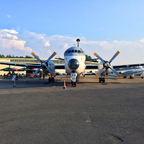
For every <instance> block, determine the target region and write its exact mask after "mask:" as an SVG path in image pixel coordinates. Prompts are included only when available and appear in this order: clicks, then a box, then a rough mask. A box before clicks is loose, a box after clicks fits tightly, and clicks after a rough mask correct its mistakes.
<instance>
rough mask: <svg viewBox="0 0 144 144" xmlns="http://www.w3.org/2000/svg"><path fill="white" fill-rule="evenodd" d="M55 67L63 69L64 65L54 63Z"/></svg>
mask: <svg viewBox="0 0 144 144" xmlns="http://www.w3.org/2000/svg"><path fill="white" fill-rule="evenodd" d="M55 69H65V65H55Z"/></svg>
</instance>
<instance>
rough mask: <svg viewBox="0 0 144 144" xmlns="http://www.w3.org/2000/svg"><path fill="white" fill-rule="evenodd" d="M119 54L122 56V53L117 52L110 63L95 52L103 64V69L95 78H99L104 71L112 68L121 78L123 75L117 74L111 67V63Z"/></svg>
mask: <svg viewBox="0 0 144 144" xmlns="http://www.w3.org/2000/svg"><path fill="white" fill-rule="evenodd" d="M119 54H120V52H119V51H117V52H116V53H115V54H114V56H113V57H112V58H111V59H110V60H109V61H105V60H103V59H102V58H101V57H100V56H99V55H98V54H97V53H96V52H95V53H94V55H95V56H96V57H97V58H98V59H100V60H101V61H102V62H103V68H102V69H101V70H100V71H99V72H98V73H97V74H96V75H95V78H98V77H99V76H100V75H101V74H102V72H103V71H104V70H108V68H110V69H111V70H112V71H113V72H114V73H115V74H116V75H117V76H118V77H121V74H120V73H118V72H117V71H116V70H115V69H113V68H112V66H111V62H112V61H113V60H114V59H115V58H116V57H117V56H118V55H119Z"/></svg>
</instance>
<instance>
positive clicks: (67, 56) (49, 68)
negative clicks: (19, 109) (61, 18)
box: [0, 39, 144, 85]
mask: <svg viewBox="0 0 144 144" xmlns="http://www.w3.org/2000/svg"><path fill="white" fill-rule="evenodd" d="M76 41H77V47H76V46H74V47H70V48H68V49H67V50H66V51H65V52H64V60H65V65H54V63H53V62H52V61H50V59H52V58H53V57H54V56H55V55H56V52H54V53H53V54H52V55H51V56H50V57H49V58H48V59H47V60H46V61H42V60H40V59H39V57H38V56H37V55H36V54H35V53H34V52H32V53H31V54H32V55H33V56H34V57H35V58H36V59H37V60H38V61H39V62H40V63H41V64H35V65H34V64H16V63H4V62H0V64H5V65H15V66H24V67H27V68H38V69H37V70H36V71H35V72H34V74H33V76H34V75H36V74H37V73H38V72H39V71H40V69H42V70H43V71H44V72H47V73H50V74H51V75H50V77H49V82H51V81H54V78H55V76H56V75H55V69H65V71H66V73H67V74H68V75H71V78H72V79H71V82H72V85H76V81H79V77H80V75H81V74H83V72H84V71H85V69H98V73H97V74H96V75H95V78H99V82H103V83H104V82H105V75H108V72H109V71H110V70H112V71H113V73H115V75H116V76H118V77H120V76H121V75H123V74H122V73H120V72H118V71H116V70H115V69H117V68H125V67H134V66H144V63H143V64H129V65H118V66H111V62H112V61H113V60H114V59H115V58H116V57H117V56H118V54H119V53H120V52H119V51H117V52H116V54H114V56H113V57H112V58H111V59H110V60H109V61H106V60H103V59H102V58H101V57H100V56H99V55H98V54H97V53H94V55H95V56H96V57H97V58H98V59H100V60H101V62H100V63H99V64H98V65H86V64H85V60H86V57H85V53H84V51H83V50H82V49H81V48H80V47H79V42H80V39H77V40H76ZM60 59H61V58H60Z"/></svg>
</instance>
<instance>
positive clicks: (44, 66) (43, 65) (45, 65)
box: [31, 52, 57, 77]
mask: <svg viewBox="0 0 144 144" xmlns="http://www.w3.org/2000/svg"><path fill="white" fill-rule="evenodd" d="M31 54H32V55H33V56H34V57H35V58H36V59H37V60H38V61H39V62H40V63H41V67H40V68H38V69H37V70H36V71H35V72H34V73H33V74H32V76H34V75H36V74H37V73H38V72H39V71H40V69H43V68H46V69H47V70H48V71H49V72H50V74H51V75H52V76H54V77H55V76H56V75H55V74H54V72H53V71H52V70H51V69H50V68H49V67H48V65H47V63H48V62H49V61H50V60H51V59H52V58H53V57H54V56H55V55H56V54H57V53H56V52H54V53H53V54H52V55H51V56H50V57H49V58H48V59H47V60H46V61H42V60H41V59H40V58H39V57H38V56H37V55H36V54H35V53H34V52H32V53H31Z"/></svg>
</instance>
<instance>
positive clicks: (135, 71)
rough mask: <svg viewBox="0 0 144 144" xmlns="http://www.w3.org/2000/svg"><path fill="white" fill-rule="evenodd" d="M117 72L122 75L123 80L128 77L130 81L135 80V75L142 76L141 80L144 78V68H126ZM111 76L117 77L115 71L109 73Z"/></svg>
mask: <svg viewBox="0 0 144 144" xmlns="http://www.w3.org/2000/svg"><path fill="white" fill-rule="evenodd" d="M116 71H117V72H119V73H120V74H122V76H123V78H127V76H129V78H130V79H133V78H134V76H135V75H141V78H143V72H144V68H143V67H142V66H139V67H137V68H135V67H134V68H133V67H132V68H124V69H116ZM108 75H110V76H116V74H115V73H113V71H111V70H110V71H109V74H108Z"/></svg>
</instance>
